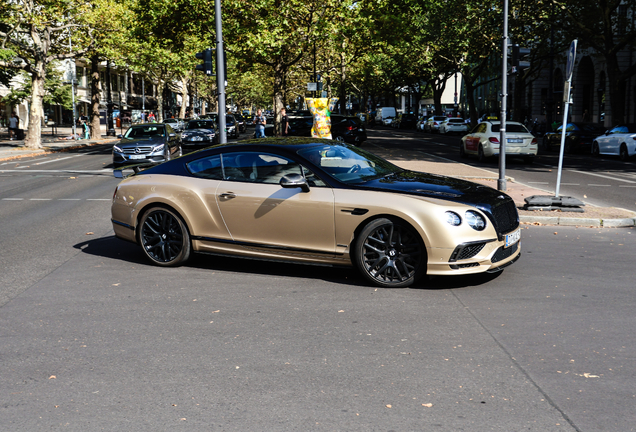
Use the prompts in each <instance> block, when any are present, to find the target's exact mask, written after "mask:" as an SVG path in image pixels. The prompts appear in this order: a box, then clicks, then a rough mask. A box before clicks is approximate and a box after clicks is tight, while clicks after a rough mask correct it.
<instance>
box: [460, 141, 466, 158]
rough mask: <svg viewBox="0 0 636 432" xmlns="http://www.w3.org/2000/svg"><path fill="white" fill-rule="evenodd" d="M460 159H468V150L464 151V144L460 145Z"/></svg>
mask: <svg viewBox="0 0 636 432" xmlns="http://www.w3.org/2000/svg"><path fill="white" fill-rule="evenodd" d="M459 157H460V158H465V157H466V150H464V143H463V142H460V143H459Z"/></svg>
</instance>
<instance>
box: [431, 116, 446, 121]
mask: <svg viewBox="0 0 636 432" xmlns="http://www.w3.org/2000/svg"><path fill="white" fill-rule="evenodd" d="M446 118H447V117H444V116H435V117H433V120H435V121H444V120H446Z"/></svg>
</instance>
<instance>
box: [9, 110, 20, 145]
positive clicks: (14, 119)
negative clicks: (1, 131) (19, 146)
mask: <svg viewBox="0 0 636 432" xmlns="http://www.w3.org/2000/svg"><path fill="white" fill-rule="evenodd" d="M19 127H20V117H18V115H17V114H16V113H13V115H11V118H10V119H9V139H10V140H11V141H13V140H14V139H16V138H17V136H18V128H19Z"/></svg>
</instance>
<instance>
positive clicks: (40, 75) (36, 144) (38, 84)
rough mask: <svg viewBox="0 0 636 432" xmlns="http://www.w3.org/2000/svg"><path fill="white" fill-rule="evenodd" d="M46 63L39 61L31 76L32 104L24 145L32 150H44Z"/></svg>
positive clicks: (30, 105)
mask: <svg viewBox="0 0 636 432" xmlns="http://www.w3.org/2000/svg"><path fill="white" fill-rule="evenodd" d="M45 74H46V72H45V70H44V62H41V61H37V62H36V64H35V67H34V71H33V73H32V74H31V88H32V93H31V103H30V104H29V125H28V128H27V136H26V139H25V140H24V145H25V146H26V147H28V148H31V149H40V148H42V100H43V98H44V79H45Z"/></svg>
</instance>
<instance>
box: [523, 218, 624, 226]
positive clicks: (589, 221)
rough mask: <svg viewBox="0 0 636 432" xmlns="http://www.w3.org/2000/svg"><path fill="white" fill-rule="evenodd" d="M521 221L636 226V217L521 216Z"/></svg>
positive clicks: (551, 223) (561, 224)
mask: <svg viewBox="0 0 636 432" xmlns="http://www.w3.org/2000/svg"><path fill="white" fill-rule="evenodd" d="M519 221H520V222H522V223H526V224H541V225H559V226H584V227H592V228H628V227H634V226H636V218H627V219H591V218H565V217H559V216H525V215H521V216H519Z"/></svg>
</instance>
